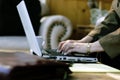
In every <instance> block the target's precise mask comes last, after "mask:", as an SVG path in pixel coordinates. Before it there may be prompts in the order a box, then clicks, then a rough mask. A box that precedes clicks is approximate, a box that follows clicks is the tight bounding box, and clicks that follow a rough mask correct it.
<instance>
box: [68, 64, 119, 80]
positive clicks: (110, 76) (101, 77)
mask: <svg viewBox="0 0 120 80" xmlns="http://www.w3.org/2000/svg"><path fill="white" fill-rule="evenodd" d="M87 65H88V67H90V68H89V69H91V70H89V69H88V68H87ZM95 65H96V64H95ZM95 65H94V64H93V65H92V66H91V64H90V65H89V64H82V65H81V64H80V65H79V67H80V69H78V71H75V70H73V73H72V74H70V76H69V78H68V80H120V71H119V70H117V69H115V68H112V67H109V66H107V65H104V64H98V66H99V67H98V66H96V67H93V66H95ZM83 66H85V68H84V70H83V69H82V67H83ZM79 67H76V68H79ZM100 67H101V68H100ZM96 68H98V71H97V69H96ZM104 69H105V70H104Z"/></svg>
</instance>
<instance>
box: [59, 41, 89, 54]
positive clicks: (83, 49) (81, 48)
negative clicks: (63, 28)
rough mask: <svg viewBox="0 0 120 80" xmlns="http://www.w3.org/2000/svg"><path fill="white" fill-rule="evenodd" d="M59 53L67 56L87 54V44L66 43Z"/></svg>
mask: <svg viewBox="0 0 120 80" xmlns="http://www.w3.org/2000/svg"><path fill="white" fill-rule="evenodd" d="M59 51H61V52H63V53H65V55H68V54H70V53H72V52H78V53H87V43H79V42H73V43H70V42H65V43H64V44H62V45H61V47H60V48H59Z"/></svg>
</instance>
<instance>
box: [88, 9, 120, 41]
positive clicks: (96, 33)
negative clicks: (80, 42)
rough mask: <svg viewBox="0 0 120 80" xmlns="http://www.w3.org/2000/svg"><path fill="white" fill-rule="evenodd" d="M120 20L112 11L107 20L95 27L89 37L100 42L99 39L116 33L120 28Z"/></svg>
mask: <svg viewBox="0 0 120 80" xmlns="http://www.w3.org/2000/svg"><path fill="white" fill-rule="evenodd" d="M119 25H120V20H119V17H118V15H117V14H116V12H115V11H114V10H111V11H110V12H109V14H108V15H107V17H106V18H105V20H104V21H103V22H102V23H101V24H99V25H98V26H96V27H95V29H94V30H92V31H91V32H90V33H89V34H88V35H89V36H92V37H93V38H94V40H98V39H99V38H101V37H103V36H105V35H107V34H109V33H111V32H113V31H115V30H116V29H118V28H119Z"/></svg>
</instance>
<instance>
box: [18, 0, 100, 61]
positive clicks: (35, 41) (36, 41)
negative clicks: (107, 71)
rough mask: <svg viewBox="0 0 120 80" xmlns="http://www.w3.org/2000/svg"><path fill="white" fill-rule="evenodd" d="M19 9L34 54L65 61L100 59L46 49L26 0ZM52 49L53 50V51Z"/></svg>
mask: <svg viewBox="0 0 120 80" xmlns="http://www.w3.org/2000/svg"><path fill="white" fill-rule="evenodd" d="M17 10H18V13H19V16H20V19H21V22H22V25H23V28H24V31H25V34H26V37H27V40H28V44H29V46H30V50H32V52H33V54H36V55H37V56H39V57H43V58H47V59H54V60H57V61H63V62H82V63H96V62H98V59H97V58H95V57H89V56H72V55H71V56H68V55H62V54H56V55H53V54H52V52H53V53H54V52H55V51H52V50H47V49H46V50H45V49H43V48H42V43H43V42H44V41H43V39H42V37H39V38H37V37H36V35H35V32H34V29H33V26H32V23H31V20H30V17H29V14H28V11H27V8H26V4H25V2H24V0H22V1H21V2H20V3H19V4H18V5H17ZM51 51H52V52H51Z"/></svg>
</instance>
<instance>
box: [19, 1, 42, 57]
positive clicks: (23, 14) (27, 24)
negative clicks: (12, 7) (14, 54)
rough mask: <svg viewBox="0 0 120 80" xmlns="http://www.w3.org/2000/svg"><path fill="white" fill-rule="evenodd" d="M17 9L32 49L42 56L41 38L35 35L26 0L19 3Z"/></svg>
mask: <svg viewBox="0 0 120 80" xmlns="http://www.w3.org/2000/svg"><path fill="white" fill-rule="evenodd" d="M17 10H18V13H19V16H20V19H21V22H22V25H23V28H24V31H25V34H26V37H27V40H28V43H29V46H30V49H32V51H33V52H34V53H35V54H37V55H38V56H42V52H41V50H40V47H41V46H40V45H39V43H38V41H39V40H37V38H36V36H35V32H34V30H33V26H32V23H31V20H30V17H29V14H28V11H27V8H26V5H25V2H24V0H22V1H21V2H20V3H19V4H18V5H17Z"/></svg>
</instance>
